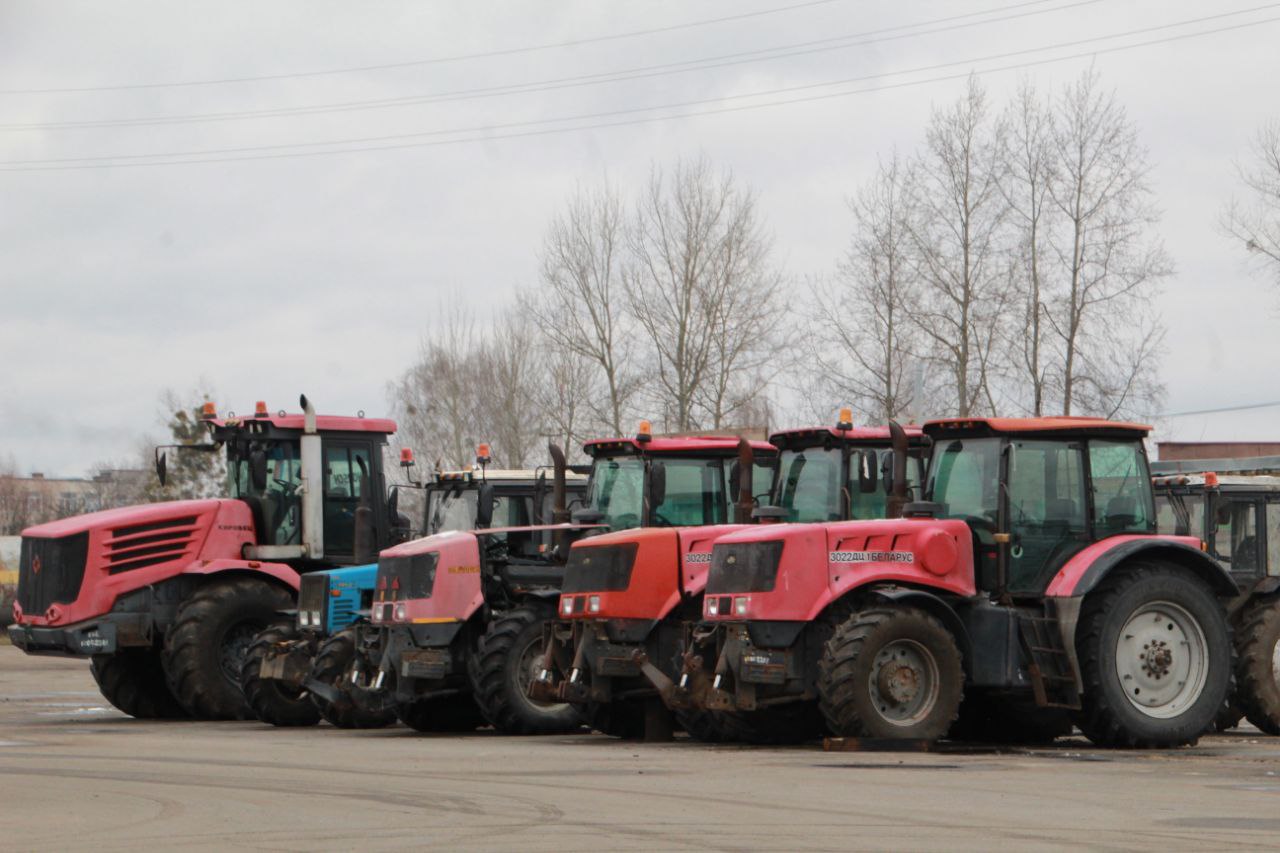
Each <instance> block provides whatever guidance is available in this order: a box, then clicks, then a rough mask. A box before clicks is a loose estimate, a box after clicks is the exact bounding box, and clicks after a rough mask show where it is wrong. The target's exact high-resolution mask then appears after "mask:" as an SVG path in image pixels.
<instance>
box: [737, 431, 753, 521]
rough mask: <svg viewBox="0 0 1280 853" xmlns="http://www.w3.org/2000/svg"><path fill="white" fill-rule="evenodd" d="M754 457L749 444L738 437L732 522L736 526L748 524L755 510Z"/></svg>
mask: <svg viewBox="0 0 1280 853" xmlns="http://www.w3.org/2000/svg"><path fill="white" fill-rule="evenodd" d="M755 462H756V455H755V452H754V451H753V450H752V449H751V442H749V441H747V440H746V439H745V438H743V437H742V436H738V503H737V504H736V506H735V508H734V519H733V520H734V521H735V522H736V523H738V524H750V523H751V513H752V511H753V510H754V509H755V504H756V500H755V490H754V488H753V486H754V483H753V482H752V481H753V479H754V477H753V473H754V472H753V469H754V468H755Z"/></svg>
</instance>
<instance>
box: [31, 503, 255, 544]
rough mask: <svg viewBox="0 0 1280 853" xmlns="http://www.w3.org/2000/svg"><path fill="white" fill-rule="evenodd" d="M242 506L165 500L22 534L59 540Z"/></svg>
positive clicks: (75, 517)
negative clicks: (59, 538)
mask: <svg viewBox="0 0 1280 853" xmlns="http://www.w3.org/2000/svg"><path fill="white" fill-rule="evenodd" d="M229 503H239V501H235V500H230V499H226V498H209V499H207V500H198V501H166V502H164V503H155V504H137V505H135V506H123V507H120V508H118V509H104V510H101V511H99V512H88V513H85V514H84V515H73V516H72V517H71V518H63V519H60V520H58V521H50V522H48V523H46V524H37V525H35V526H34V527H28V528H27V529H26V530H24V531H22V535H23V536H33V537H39V538H42V539H56V538H58V537H60V536H70V535H72V534H73V533H84V532H85V531H86V530H97V529H99V528H103V527H116V526H119V525H124V524H146V523H148V522H151V521H163V520H164V519H168V518H174V517H175V516H182V515H199V514H201V513H212V512H213V511H215V510H216V509H217V508H218V506H219V505H220V504H229Z"/></svg>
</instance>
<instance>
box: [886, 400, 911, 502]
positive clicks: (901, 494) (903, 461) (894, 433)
mask: <svg viewBox="0 0 1280 853" xmlns="http://www.w3.org/2000/svg"><path fill="white" fill-rule="evenodd" d="M889 439H890V441H891V442H892V443H893V491H892V492H890V493H889V500H888V502H887V504H886V506H885V517H886V518H901V517H902V508H903V507H904V506H905V505H906V503H907V432H906V430H904V429H903V428H902V427H901V426H899V425H898V422H897V421H889Z"/></svg>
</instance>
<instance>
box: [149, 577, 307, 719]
mask: <svg viewBox="0 0 1280 853" xmlns="http://www.w3.org/2000/svg"><path fill="white" fill-rule="evenodd" d="M292 606H293V596H292V595H290V594H289V592H288V591H287V590H285V589H284V588H283V587H279V586H276V585H275V584H272V583H269V582H267V581H265V580H262V579H261V578H246V577H239V578H229V579H224V580H214V581H211V582H209V583H207V584H205V585H204V586H202V587H200V588H199V589H197V590H196V591H195V592H194V593H192V594H191V596H190V597H189V598H187V599H186V600H185V601H183V602H182V603H181V604H179V605H178V614H177V618H176V619H175V620H174V624H173V627H172V628H171V629H170V630H169V632H168V634H167V635H166V636H165V639H164V652H163V654H162V656H161V660H162V661H163V664H164V674H165V678H166V679H167V681H168V683H169V689H170V690H172V691H173V695H174V696H176V697H177V699H178V701H179V702H181V703H182V707H183V708H185V709H186V710H187V713H189V714H191V716H193V717H195V718H196V719H201V720H237V719H239V720H243V719H247V718H248V717H250V716H252V715H253V711H252V710H251V709H250V708H249V703H248V702H247V701H245V698H244V693H243V692H241V690H240V670H241V668H242V667H243V666H244V657H245V652H246V651H247V650H248V648H249V645H250V643H252V642H253V638H254V636H256V635H257V633H258V632H259V631H261V630H262V629H263V628H264V627H266V626H267V625H269V624H270V623H271V622H274V621H275V620H276V619H277V618H278V614H279V611H281V610H287V609H288V608H290V607H292Z"/></svg>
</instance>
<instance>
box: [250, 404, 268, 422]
mask: <svg viewBox="0 0 1280 853" xmlns="http://www.w3.org/2000/svg"><path fill="white" fill-rule="evenodd" d="M269 414H270V413H269V412H268V411H267V401H266V400H259V401H258V402H256V403H254V404H253V416H254V417H255V418H265V417H267V416H268V415H269Z"/></svg>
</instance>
